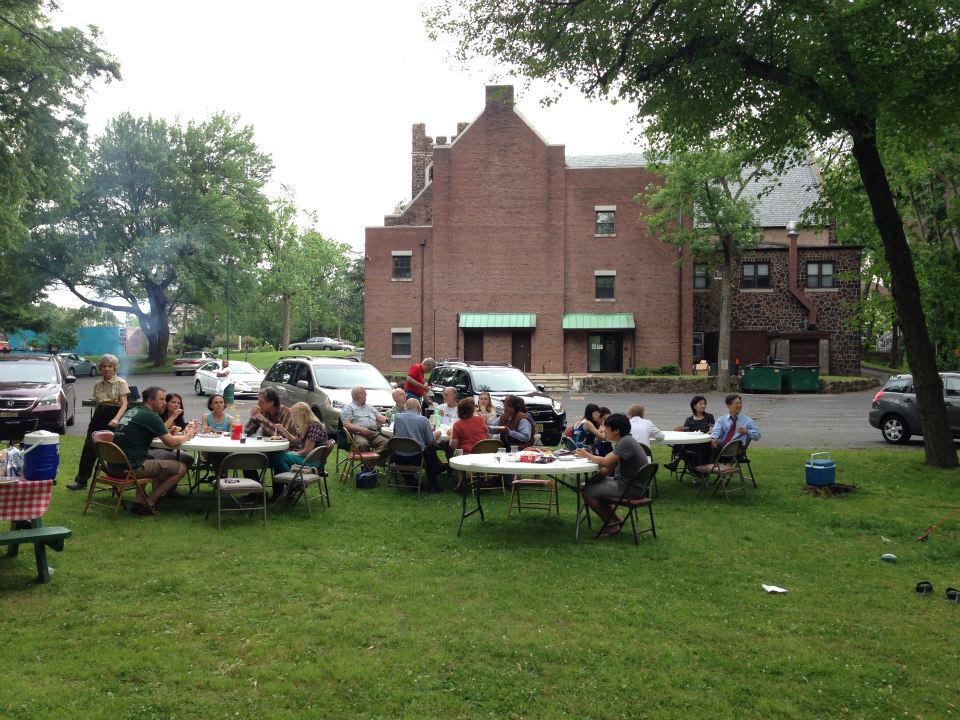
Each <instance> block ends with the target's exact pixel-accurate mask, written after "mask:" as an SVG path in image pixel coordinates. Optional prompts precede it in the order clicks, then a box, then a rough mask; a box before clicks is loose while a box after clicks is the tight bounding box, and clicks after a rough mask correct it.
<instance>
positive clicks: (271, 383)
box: [261, 356, 393, 431]
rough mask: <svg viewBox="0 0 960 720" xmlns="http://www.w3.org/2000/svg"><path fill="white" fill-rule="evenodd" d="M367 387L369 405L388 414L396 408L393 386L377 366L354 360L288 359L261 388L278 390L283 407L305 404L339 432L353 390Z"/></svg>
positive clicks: (275, 367)
mask: <svg viewBox="0 0 960 720" xmlns="http://www.w3.org/2000/svg"><path fill="white" fill-rule="evenodd" d="M357 385H363V387H365V388H366V389H367V403H369V404H370V405H373V406H374V407H375V408H376V409H377V410H378V411H379V412H382V413H385V412H386V411H387V410H389V409H390V408H391V407H393V398H392V397H391V396H390V393H392V392H393V386H392V385H391V384H390V383H389V382H388V381H387V379H386V378H385V377H384V376H383V375H381V374H380V371H379V370H377V369H376V368H375V367H374V366H373V365H370V364H369V363H365V362H358V361H357V360H355V359H353V358H321V357H299V356H292V357H285V358H281V359H280V360H277V362H275V363H274V364H273V367H271V368H270V370H268V371H267V376H266V377H265V378H264V380H263V382H262V383H261V387H263V388H268V387H272V388H274V389H275V390H276V391H277V393H278V394H279V395H280V403H281V404H283V405H286V406H287V407H290V406H292V405H294V404H296V403H298V402H305V403H307V405H309V406H310V407H311V409H312V410H313V412H314V414H316V416H317V417H319V418H320V419H321V420H323V421H324V422H325V423H326V424H327V426H328V427H329V428H330V429H331V430H333V431H336V429H337V424H338V423H339V421H340V410H342V409H343V406H344V405H346V404H347V403H349V402H350V401H351V397H350V390H351V388H353V387H355V386H357Z"/></svg>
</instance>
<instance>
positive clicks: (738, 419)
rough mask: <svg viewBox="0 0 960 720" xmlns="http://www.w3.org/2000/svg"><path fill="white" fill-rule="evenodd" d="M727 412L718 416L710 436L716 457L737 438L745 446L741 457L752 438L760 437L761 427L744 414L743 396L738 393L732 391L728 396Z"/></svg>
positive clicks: (741, 451) (742, 448)
mask: <svg viewBox="0 0 960 720" xmlns="http://www.w3.org/2000/svg"><path fill="white" fill-rule="evenodd" d="M726 403H727V414H726V415H721V416H720V417H718V418H717V421H716V423H715V424H714V426H713V431H712V432H711V433H710V437H712V438H713V439H712V440H711V441H710V445H711V447H713V448H714V455H713V456H714V458H716V456H717V455H718V454H719V452H720V449H721V448H722V447H723V446H724V445H726V444H727V443H728V442H730V441H731V440H733V439H735V438H740V441H741V442H742V443H743V446H742V447H741V449H740V454H741V457H742V456H743V455H744V454H746V451H747V445H749V444H750V441H751V440H759V439H760V428H759V427H757V423H756V422H754V420H753V418H751V417H749V416H747V415H744V414H743V413H742V412H741V410H743V398H741V397H740V396H739V395H737V394H736V393H731V394H730V395H727V397H726Z"/></svg>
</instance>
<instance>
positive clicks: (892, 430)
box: [880, 415, 910, 445]
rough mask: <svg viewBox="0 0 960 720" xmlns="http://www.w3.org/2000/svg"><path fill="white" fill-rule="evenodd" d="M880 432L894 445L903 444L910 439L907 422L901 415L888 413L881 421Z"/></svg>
mask: <svg viewBox="0 0 960 720" xmlns="http://www.w3.org/2000/svg"><path fill="white" fill-rule="evenodd" d="M880 432H881V433H882V434H883V439H884V440H886V441H887V442H888V443H890V444H892V445H903V444H904V443H906V442H907V441H908V440H909V439H910V430H909V429H908V428H907V423H906V422H904V420H903V418H902V417H900V416H899V415H887V416H886V417H885V418H884V419H883V420H882V421H881V423H880Z"/></svg>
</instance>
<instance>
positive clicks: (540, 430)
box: [537, 423, 543, 433]
mask: <svg viewBox="0 0 960 720" xmlns="http://www.w3.org/2000/svg"><path fill="white" fill-rule="evenodd" d="M537 432H538V433H542V432H543V423H537Z"/></svg>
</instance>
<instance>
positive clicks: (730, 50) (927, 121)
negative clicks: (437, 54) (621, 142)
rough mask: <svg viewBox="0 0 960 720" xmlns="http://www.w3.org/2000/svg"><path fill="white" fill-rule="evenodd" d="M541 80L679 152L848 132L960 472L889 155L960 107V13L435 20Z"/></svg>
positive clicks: (597, 6) (508, 2) (544, 6)
mask: <svg viewBox="0 0 960 720" xmlns="http://www.w3.org/2000/svg"><path fill="white" fill-rule="evenodd" d="M428 24H429V25H430V27H431V30H432V31H434V32H436V31H438V30H440V31H446V32H451V33H453V34H455V35H456V36H458V38H459V48H460V53H461V55H462V56H464V57H465V56H467V55H470V54H483V55H490V56H493V57H495V58H497V59H498V60H500V61H503V62H506V63H508V64H509V65H510V66H511V67H512V68H514V69H515V70H519V71H521V72H523V73H524V74H526V75H528V76H532V77H535V78H546V79H550V80H555V81H556V80H559V81H562V82H563V83H564V84H569V85H576V86H578V87H580V88H581V89H582V90H583V91H585V92H586V93H588V94H591V95H595V96H596V95H600V96H610V95H613V96H614V97H616V98H617V99H619V100H623V101H627V102H630V103H632V104H634V105H636V107H637V109H638V113H639V114H640V115H642V116H647V117H650V118H653V123H654V125H655V127H658V128H659V129H660V130H661V131H663V132H665V133H667V134H669V135H670V137H671V138H673V140H674V141H675V142H676V143H681V144H682V143H693V144H696V143H699V142H703V141H704V140H705V139H707V138H709V137H711V136H712V135H714V134H715V133H719V132H724V133H725V134H727V135H728V136H730V137H736V138H738V139H739V140H740V141H741V142H743V143H745V144H749V146H750V147H751V150H752V154H753V157H752V158H751V159H752V160H753V161H756V162H759V161H760V160H762V159H763V158H765V157H775V156H778V155H779V154H781V153H782V152H783V151H784V150H786V149H788V148H803V147H807V146H808V145H810V144H812V143H813V142H818V141H823V140H825V139H827V138H831V137H835V136H837V135H846V136H849V137H850V139H851V142H852V154H853V157H854V159H855V161H856V164H857V168H858V171H859V174H860V177H861V179H862V181H863V185H864V190H865V193H866V196H867V197H868V199H869V201H870V208H871V212H872V214H873V221H874V224H875V225H876V227H877V230H878V232H879V235H880V238H881V240H882V242H883V249H884V255H885V257H886V260H887V264H888V266H889V268H890V277H891V292H892V294H893V300H894V303H895V305H896V308H897V315H898V317H899V319H900V321H901V323H902V327H903V331H904V337H905V340H906V349H907V356H908V360H909V363H910V368H911V370H912V372H913V376H914V385H915V388H916V392H917V402H918V406H919V411H920V416H921V420H922V423H923V435H924V450H925V454H926V462H927V463H929V464H932V465H937V466H942V467H955V466H956V465H957V451H956V448H955V447H954V444H953V441H952V439H951V437H950V428H949V425H948V422H947V414H946V408H945V407H944V403H943V388H942V384H941V381H940V377H939V375H938V374H937V366H936V362H935V357H934V352H933V348H932V346H931V343H930V336H929V332H928V329H927V323H926V317H925V314H924V310H923V306H922V303H921V297H920V286H919V283H918V281H917V275H916V272H915V269H914V263H913V258H912V256H911V254H910V248H909V246H908V244H907V239H906V234H905V232H904V226H903V221H902V218H901V215H900V212H899V210H898V208H897V205H896V202H895V200H894V196H893V193H892V191H891V188H890V183H889V179H888V177H887V171H886V166H885V164H884V161H883V158H882V156H881V153H880V146H879V144H878V137H879V136H880V135H881V134H882V133H885V132H896V133H900V134H910V135H914V136H916V137H918V138H934V137H937V136H938V133H939V132H940V129H941V128H942V127H943V126H945V125H947V124H948V123H950V122H952V121H953V120H954V119H955V118H956V116H957V111H958V110H960V63H958V62H957V55H958V28H960V8H958V6H957V4H956V2H951V3H936V2H928V1H925V0H891V1H890V2H884V3H875V2H869V1H868V0H848V1H846V2H836V1H835V2H827V1H825V0H821V1H819V2H806V3H796V2H787V1H785V0H768V2H762V3H761V2H719V3H706V2H700V1H696V0H563V1H559V0H556V1H554V0H470V2H469V3H468V4H467V5H466V7H465V8H463V9H462V10H457V9H452V8H450V7H449V6H445V7H442V8H441V9H440V10H438V11H437V12H436V13H435V14H434V16H433V17H432V18H431V19H430V20H429V23H428Z"/></svg>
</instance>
